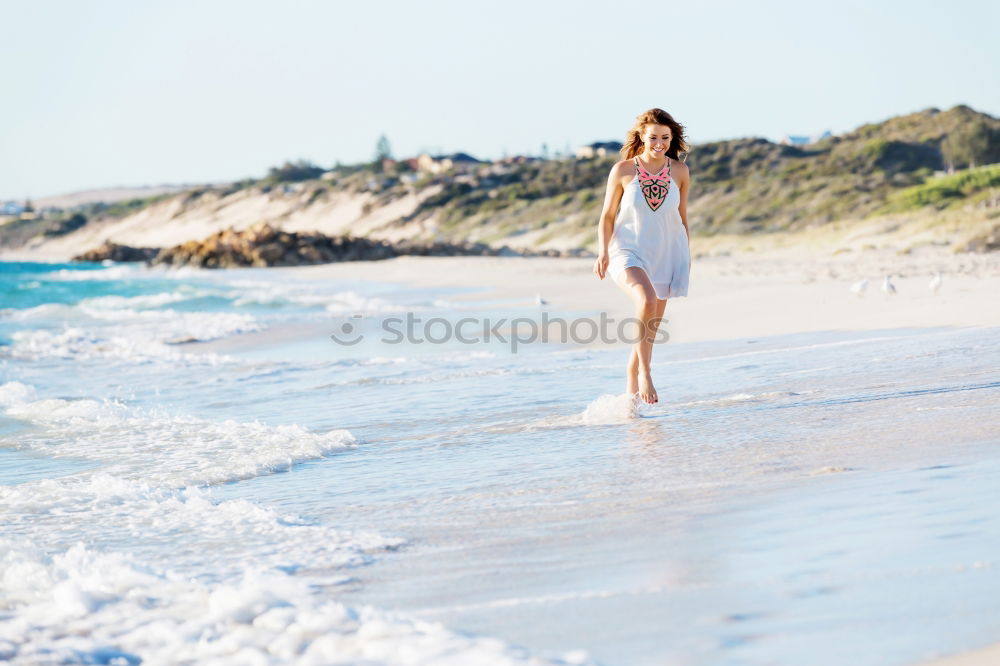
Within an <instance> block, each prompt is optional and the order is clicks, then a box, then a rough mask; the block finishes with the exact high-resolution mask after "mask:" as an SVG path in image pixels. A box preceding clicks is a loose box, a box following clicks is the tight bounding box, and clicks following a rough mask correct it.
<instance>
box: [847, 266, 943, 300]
mask: <svg viewBox="0 0 1000 666" xmlns="http://www.w3.org/2000/svg"><path fill="white" fill-rule="evenodd" d="M890 277H891V275H886V276H885V277H884V278H882V291H883V292H884V293H885V294H886V295H889V296H891V295H892V294H895V293H896V285H894V284H893V283H892V280H891V279H890ZM941 281H942V277H941V271H937V272H936V273H934V277H932V278H931V281H930V282H928V283H927V288H928V289H929V290H930V291H931V292H932V293H937V291H938V290H939V289H940V288H941ZM867 289H868V278H863V279H861V280H858V281H857V282H855V283H854V284H852V285H851V291H853V292H854V293H855V294H857V295H858V296H864V295H865V291H866V290H867Z"/></svg>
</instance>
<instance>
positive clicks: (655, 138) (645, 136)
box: [642, 125, 674, 160]
mask: <svg viewBox="0 0 1000 666" xmlns="http://www.w3.org/2000/svg"><path fill="white" fill-rule="evenodd" d="M673 139H674V135H673V132H671V131H670V128H669V127H667V126H666V125H646V127H645V128H643V130H642V143H643V146H644V149H645V150H644V152H645V153H646V157H647V158H652V159H657V160H658V159H663V157H664V156H665V155H666V154H667V150H668V149H669V148H670V142H671V141H673Z"/></svg>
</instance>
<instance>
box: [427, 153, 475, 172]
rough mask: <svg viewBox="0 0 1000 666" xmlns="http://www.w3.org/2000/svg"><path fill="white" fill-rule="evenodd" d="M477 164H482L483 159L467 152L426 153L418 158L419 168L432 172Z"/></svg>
mask: <svg viewBox="0 0 1000 666" xmlns="http://www.w3.org/2000/svg"><path fill="white" fill-rule="evenodd" d="M476 164H482V161H481V160H477V159H476V158H475V157H473V156H472V155H467V154H466V153H453V154H451V155H428V154H427V153H424V154H423V155H421V156H419V157H418V158H417V169H418V170H419V171H428V172H430V173H443V172H445V171H451V170H452V169H461V168H467V167H471V166H475V165H476Z"/></svg>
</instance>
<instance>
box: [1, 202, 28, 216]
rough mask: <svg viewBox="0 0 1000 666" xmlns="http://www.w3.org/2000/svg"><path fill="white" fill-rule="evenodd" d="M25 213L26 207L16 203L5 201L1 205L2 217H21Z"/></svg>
mask: <svg viewBox="0 0 1000 666" xmlns="http://www.w3.org/2000/svg"><path fill="white" fill-rule="evenodd" d="M23 212H24V206H22V205H21V204H19V203H17V202H16V201H5V202H4V203H3V204H2V205H0V215H20V214H21V213H23Z"/></svg>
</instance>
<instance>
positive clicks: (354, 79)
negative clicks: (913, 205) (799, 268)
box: [0, 0, 1000, 199]
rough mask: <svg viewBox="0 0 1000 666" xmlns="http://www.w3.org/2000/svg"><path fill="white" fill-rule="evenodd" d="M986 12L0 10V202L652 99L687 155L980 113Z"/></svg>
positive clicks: (592, 121)
mask: <svg viewBox="0 0 1000 666" xmlns="http://www.w3.org/2000/svg"><path fill="white" fill-rule="evenodd" d="M998 5H1000V3H995V2H989V1H983V2H971V1H965V0H950V1H947V2H942V1H940V0H939V1H937V2H925V1H923V0H908V1H898V2H897V1H883V2H879V1H878V0H872V1H871V2H862V1H854V0H849V1H841V2H838V3H823V4H822V5H820V4H819V3H805V2H801V1H799V2H792V1H785V0H770V1H768V0H763V1H759V2H746V1H745V0H744V1H737V2H715V1H711V0H690V1H689V2H685V3H679V2H673V1H664V2H658V3H645V2H628V3H623V4H612V3H608V2H596V1H594V2H591V1H586V0H576V1H574V2H549V1H546V0H532V1H530V2H524V1H521V0H508V1H506V2H495V1H494V2H488V3H486V2H476V1H475V0H465V1H464V2H434V1H427V2H413V1H412V0H410V1H407V2H395V1H389V2H372V3H367V2H360V1H353V2H332V1H331V2H318V1H303V0H291V1H286V2H281V3H278V2H258V1H255V0H239V1H235V0H225V1H223V0H200V1H191V0H171V1H169V2H167V1H154V0H147V1H136V0H128V1H116V0H114V1H113V0H104V1H102V0H92V1H89V2H83V1H75V0H67V1H63V2H57V1H55V0H34V1H30V0H25V1H23V2H15V1H12V0H0V26H3V30H2V36H0V91H2V93H0V95H2V100H3V101H2V103H0V199H6V198H17V199H22V198H23V197H24V196H26V195H30V196H33V197H40V196H44V195H50V194H58V193H64V192H70V191H74V190H80V189H88V188H92V187H103V186H113V185H142V184H158V183H180V182H217V181H225V180H234V179H238V178H242V177H246V176H260V175H263V174H264V173H265V172H266V170H267V168H268V167H269V166H271V165H274V164H278V163H280V162H282V161H284V160H286V159H298V158H304V159H309V160H313V161H315V162H317V163H319V164H321V165H323V166H330V165H332V164H333V163H334V162H335V161H337V160H340V161H342V162H345V163H351V162H357V161H361V160H367V159H369V158H370V157H371V155H372V154H373V152H374V146H375V141H376V139H377V138H378V135H379V134H380V133H381V132H385V133H386V134H387V135H388V137H389V140H390V142H391V144H392V147H393V152H394V153H395V154H396V155H397V156H410V155H413V154H416V153H418V152H419V151H421V150H425V149H430V150H441V151H446V152H452V151H458V150H463V151H467V152H469V153H472V154H473V155H476V156H478V157H483V158H495V157H499V156H501V155H502V154H503V153H504V152H507V153H510V154H514V153H525V152H527V153H532V154H537V153H538V152H539V151H540V148H541V145H542V143H548V145H549V146H550V148H551V149H552V150H556V149H564V148H565V147H566V146H567V145H569V146H576V145H578V144H582V143H587V142H590V141H594V140H606V139H618V140H621V138H622V137H623V136H624V133H625V132H626V130H627V129H628V128H629V126H630V125H631V122H632V120H633V118H634V117H635V116H636V115H637V114H638V113H640V112H641V111H643V110H644V109H646V108H649V107H651V106H660V107H663V108H665V109H667V110H668V111H670V112H671V113H672V114H673V115H674V117H675V118H677V119H678V120H679V121H680V122H682V123H684V124H685V125H686V126H687V128H688V131H689V135H690V138H691V139H692V140H693V141H694V142H696V143H697V142H705V141H711V140H716V139H722V138H731V137H737V136H765V137H768V138H772V139H776V138H778V137H780V136H782V135H783V134H785V133H792V134H809V133H813V132H818V131H822V130H824V129H831V130H833V131H834V132H840V131H845V130H848V129H851V128H853V127H855V126H857V125H859V124H862V123H865V122H871V121H878V120H883V119H885V118H888V117H890V116H893V115H897V114H900V113H907V112H911V111H916V110H919V109H923V108H926V107H929V106H936V107H939V108H942V109H944V108H949V107H951V106H953V105H955V104H959V103H965V104H968V105H970V106H972V107H973V108H975V109H978V110H981V111H986V112H989V113H991V114H993V115H1000V40H997V39H996V36H995V31H996V27H997V25H998V24H1000V10H998V9H997V7H998ZM625 7H628V8H629V9H625Z"/></svg>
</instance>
